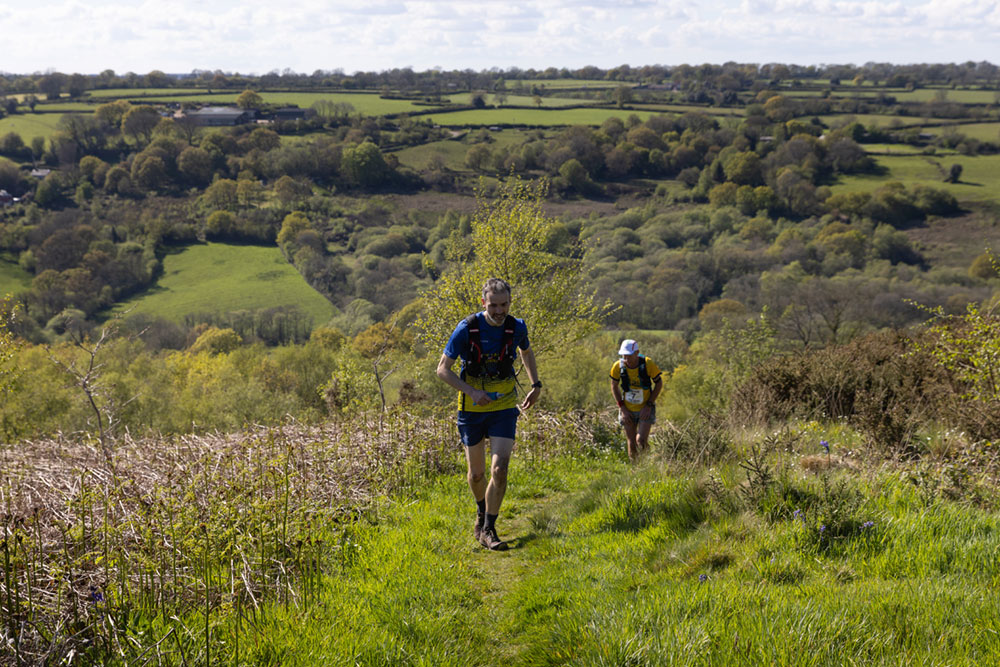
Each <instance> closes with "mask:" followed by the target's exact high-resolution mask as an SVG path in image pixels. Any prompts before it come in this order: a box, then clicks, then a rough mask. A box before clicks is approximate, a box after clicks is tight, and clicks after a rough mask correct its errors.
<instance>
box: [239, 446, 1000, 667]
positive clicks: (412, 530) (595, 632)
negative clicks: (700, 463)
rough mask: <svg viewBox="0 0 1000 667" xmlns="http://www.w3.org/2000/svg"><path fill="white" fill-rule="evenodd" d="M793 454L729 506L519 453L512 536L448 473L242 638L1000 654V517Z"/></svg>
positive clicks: (490, 659)
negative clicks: (477, 526) (491, 527)
mask: <svg viewBox="0 0 1000 667" xmlns="http://www.w3.org/2000/svg"><path fill="white" fill-rule="evenodd" d="M813 446H816V445H815V444H813ZM817 448H818V447H817ZM835 451H836V447H835ZM800 457H801V459H800ZM793 458H795V459H796V460H802V461H806V460H807V459H809V461H810V466H811V467H810V470H809V471H806V470H805V468H804V467H803V468H802V469H799V468H797V467H796V464H792V466H793V468H795V470H794V472H793V477H792V478H791V479H794V481H791V480H789V483H790V484H791V486H793V487H794V492H792V491H791V490H789V494H790V495H789V497H787V498H786V499H785V500H784V501H781V500H777V499H775V500H776V502H778V503H779V506H778V507H772V508H771V511H770V512H767V511H762V512H761V513H760V514H756V513H753V512H744V513H741V512H733V511H732V510H727V509H726V508H725V507H724V506H720V505H717V504H716V502H717V500H718V499H717V498H716V496H715V495H714V494H713V493H709V492H707V491H706V486H705V477H704V476H700V475H699V474H698V473H697V472H696V471H680V472H679V471H675V470H671V469H669V468H664V467H661V466H659V465H657V464H655V463H654V464H651V465H643V466H640V467H638V468H632V469H629V468H627V467H626V466H625V465H624V464H623V463H621V462H620V461H617V460H614V458H609V459H585V458H583V457H580V458H569V457H565V458H559V459H555V460H549V461H544V460H543V461H537V460H531V459H530V458H529V457H528V456H526V455H525V454H524V453H523V452H518V453H517V454H515V456H514V459H513V463H512V469H511V474H510V482H509V487H508V493H507V497H506V500H505V504H504V506H503V510H502V512H501V517H500V521H499V522H498V524H497V525H498V530H499V533H500V535H501V537H502V538H505V539H507V540H509V541H510V547H511V548H510V550H508V551H506V552H502V553H495V552H489V551H486V550H484V549H482V548H481V547H480V546H479V545H477V544H476V543H475V542H474V541H473V539H472V537H471V524H472V518H473V516H474V509H475V508H474V505H473V503H472V500H471V497H470V495H469V492H468V489H467V487H466V483H465V477H464V474H453V475H449V476H445V477H443V478H442V479H440V480H438V481H436V482H433V481H432V482H431V483H430V484H428V485H427V486H426V488H425V489H423V490H422V491H420V492H418V494H417V496H416V497H415V498H413V499H409V498H408V499H406V500H405V502H398V503H387V504H386V506H385V507H384V509H383V510H382V511H381V512H380V513H379V516H378V517H377V519H376V520H375V521H372V522H371V524H370V525H367V526H364V525H362V526H356V527H355V529H354V531H353V532H352V533H351V535H350V538H349V543H350V550H349V555H345V556H344V558H345V562H344V566H343V568H342V569H341V571H340V572H339V573H336V574H333V575H332V576H331V577H330V578H329V579H328V580H326V581H324V582H323V583H322V584H321V585H320V586H319V588H318V589H317V590H316V598H315V600H316V603H317V604H316V606H315V607H314V609H313V610H312V613H309V614H303V613H301V611H300V610H299V609H294V608H293V609H288V607H287V606H285V607H284V608H281V607H280V606H279V605H273V606H271V607H270V608H269V609H268V610H267V611H266V612H265V614H264V615H265V616H266V617H267V618H268V619H269V624H268V626H267V627H268V630H267V632H266V633H261V636H260V638H259V640H258V641H259V643H258V641H255V642H250V641H247V642H246V643H245V646H246V647H247V648H246V650H247V651H248V655H247V658H248V660H249V661H250V662H261V661H266V660H269V659H274V658H275V657H277V658H278V660H279V661H280V662H281V663H282V664H287V665H308V664H318V663H326V664H348V663H357V664H428V665H429V664H433V665H455V666H457V665H497V664H511V665H595V666H596V665H706V666H707V665H736V664H745V665H844V664H866V665H902V664H925V665H937V664H940V665H944V664H956V665H957V664H962V665H973V664H987V663H994V662H995V661H996V659H997V657H998V655H1000V634H998V632H997V631H998V630H1000V611H998V606H997V605H998V604H1000V595H998V593H997V590H996V588H995V584H996V581H997V580H998V579H1000V569H998V566H997V560H996V557H995V553H996V550H997V548H998V547H1000V542H998V536H1000V517H998V515H997V514H996V513H995V512H986V511H982V510H980V509H978V508H972V507H963V506H959V505H958V504H952V503H947V502H944V501H938V502H931V503H929V504H928V501H926V500H925V499H923V498H922V497H921V496H920V491H919V490H918V489H916V488H915V487H914V486H913V485H912V484H910V483H908V482H903V481H900V480H899V478H898V477H895V476H893V475H892V474H891V473H887V474H885V475H883V476H880V477H876V478H875V479H872V480H870V481H864V480H862V479H860V478H855V479H853V480H851V481H847V482H846V484H847V486H844V487H838V486H837V485H836V482H835V481H834V482H833V483H832V484H830V485H829V486H824V483H823V478H824V477H826V478H828V479H831V480H839V479H845V477H846V476H849V475H846V476H845V474H844V473H843V472H838V469H840V466H841V465H846V464H842V462H841V461H842V459H840V457H839V455H835V456H834V457H833V458H832V459H828V460H827V461H823V460H821V459H820V457H819V456H815V454H813V456H812V458H811V459H810V458H809V456H808V455H807V454H805V453H804V452H796V455H795V456H794V457H793ZM816 459H820V460H816ZM817 471H818V472H817ZM712 475H713V476H715V477H716V478H717V479H718V480H719V484H720V485H721V486H722V487H726V486H728V487H730V488H731V489H735V487H737V486H739V483H740V481H741V480H742V477H743V472H742V471H741V470H739V469H738V468H737V466H736V465H733V464H724V465H723V466H721V467H720V468H719V469H717V470H716V471H715V472H714V473H712ZM824 489H825V490H824ZM847 490H849V491H847ZM717 493H720V492H718V491H717ZM721 493H724V492H721ZM730 493H733V494H737V493H738V492H737V491H735V490H732V491H730ZM836 494H842V498H843V499H840V498H838V496H837V495H836ZM855 494H856V495H855ZM721 497H725V496H721ZM733 497H736V496H735V495H734V496H733ZM848 498H854V499H856V500H847V499H848ZM782 502H785V503H787V504H785V505H784V506H780V503H782ZM841 502H842V503H844V505H841V504H839V503H841ZM849 502H860V503H861V505H860V506H859V507H858V508H857V509H856V510H853V511H856V512H857V520H856V523H852V522H846V523H839V521H838V520H836V519H833V517H834V516H836V515H835V514H827V513H826V512H836V511H838V509H839V510H841V511H844V510H846V506H845V505H846V503H849ZM824 507H825V509H824ZM795 510H797V513H795V514H793V511H795ZM835 521H838V522H837V523H834V522H835ZM827 524H829V525H827ZM932 535H933V538H931V537H929V536H932ZM342 549H345V550H346V547H342ZM227 630H228V631H229V632H230V633H231V630H232V625H231V624H228V625H227ZM227 637H229V638H230V639H229V644H232V635H231V634H228V633H227ZM416 656H419V661H417V662H414V658H415V657H416Z"/></svg>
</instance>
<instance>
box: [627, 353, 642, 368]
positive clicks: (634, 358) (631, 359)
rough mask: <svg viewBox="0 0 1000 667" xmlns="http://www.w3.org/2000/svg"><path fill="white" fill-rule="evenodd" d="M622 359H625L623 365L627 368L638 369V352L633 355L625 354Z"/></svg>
mask: <svg viewBox="0 0 1000 667" xmlns="http://www.w3.org/2000/svg"><path fill="white" fill-rule="evenodd" d="M624 358H625V365H626V366H628V367H629V368H638V366H639V353H638V352H636V353H635V354H626V355H625V357H624Z"/></svg>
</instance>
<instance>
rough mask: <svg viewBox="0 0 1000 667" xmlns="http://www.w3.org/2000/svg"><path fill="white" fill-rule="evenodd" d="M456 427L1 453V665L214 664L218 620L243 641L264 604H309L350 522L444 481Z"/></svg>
mask: <svg viewBox="0 0 1000 667" xmlns="http://www.w3.org/2000/svg"><path fill="white" fill-rule="evenodd" d="M453 429H454V426H453V424H450V423H448V422H447V421H445V420H438V419H425V420H416V419H413V418H410V417H409V416H407V415H404V414H396V415H393V414H389V415H385V416H382V417H380V418H359V419H357V420H355V421H353V422H349V423H341V424H327V425H323V426H318V427H307V426H302V425H299V424H295V423H292V424H287V425H284V426H281V427H276V428H252V429H248V430H246V431H244V432H241V433H232V434H221V433H219V434H213V435H206V436H181V437H174V438H143V439H138V440H136V439H132V438H130V437H127V436H126V437H124V438H121V439H119V440H118V441H117V442H116V443H115V444H114V449H113V456H112V458H111V460H110V461H108V460H107V459H106V458H105V456H104V453H103V452H102V450H101V448H100V446H99V445H98V443H97V442H96V441H83V442H81V441H77V440H73V439H69V438H56V439H50V440H33V441H27V442H21V443H18V444H17V445H16V446H6V447H5V448H4V449H3V450H2V452H0V468H2V473H0V512H2V520H0V526H2V531H3V532H2V534H0V537H2V543H0V562H2V566H3V576H2V577H0V646H2V647H3V648H2V649H0V664H36V663H49V662H60V663H61V662H74V657H75V658H76V660H80V659H81V656H88V657H87V658H86V661H87V662H89V661H90V660H93V659H96V658H97V657H100V659H101V660H108V659H112V660H114V659H117V660H122V661H126V662H129V661H132V660H137V659H139V658H140V657H142V658H143V660H146V659H150V658H152V657H154V656H156V655H158V654H159V655H160V656H161V658H162V654H163V651H174V652H179V653H180V657H181V658H182V660H181V662H187V661H188V660H190V659H194V658H195V656H196V655H197V656H198V658H197V659H199V660H207V659H209V658H210V656H211V652H212V645H213V638H212V634H213V628H214V627H215V622H216V621H215V619H216V618H217V617H218V616H219V615H220V614H221V613H223V612H224V613H227V614H236V617H237V619H238V620H239V621H242V622H244V623H245V627H247V628H250V627H252V625H253V623H254V622H255V618H254V615H255V610H256V609H258V608H259V606H260V605H261V603H262V602H263V601H265V600H266V601H275V600H278V601H281V602H285V603H287V604H299V603H303V602H307V601H308V600H307V599H306V598H308V596H309V595H310V594H311V591H313V590H314V589H315V586H316V585H317V582H318V577H319V575H320V574H321V573H322V572H323V570H324V569H326V568H329V567H331V566H333V565H335V564H336V562H337V561H338V559H341V558H347V557H349V553H350V550H351V547H352V545H351V540H350V535H351V529H350V526H351V524H352V522H353V520H354V519H356V518H357V517H358V516H362V515H373V514H377V512H378V506H379V502H380V499H381V498H385V497H387V496H388V495H391V494H393V493H398V492H401V491H402V492H405V491H407V490H411V489H414V488H416V487H417V486H418V485H419V484H421V483H422V482H423V481H424V480H426V479H427V478H429V477H430V476H433V475H436V474H440V473H441V472H443V471H448V470H452V469H454V467H455V466H456V462H457V461H458V459H457V457H456V446H455V437H454V435H453ZM170 619H174V621H173V622H171V621H170ZM168 627H170V628H173V629H167V628H168ZM161 628H162V629H161ZM166 632H170V633H173V634H174V635H176V636H174V637H172V638H170V639H167V635H166V634H165V633H166Z"/></svg>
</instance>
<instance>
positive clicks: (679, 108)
mask: <svg viewBox="0 0 1000 667" xmlns="http://www.w3.org/2000/svg"><path fill="white" fill-rule="evenodd" d="M629 108H631V109H634V110H636V111H655V112H658V113H679V114H686V113H692V112H695V113H706V114H708V115H709V116H737V117H742V116H743V115H744V111H743V109H732V108H727V107H706V106H695V105H692V104H642V103H636V102H633V103H631V104H629Z"/></svg>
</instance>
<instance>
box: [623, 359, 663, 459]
mask: <svg viewBox="0 0 1000 667" xmlns="http://www.w3.org/2000/svg"><path fill="white" fill-rule="evenodd" d="M618 356H619V357H621V358H620V359H619V360H618V361H616V362H615V363H614V365H613V366H612V367H611V394H612V395H613V396H614V397H615V402H616V403H617V404H618V421H619V423H621V425H622V426H624V427H625V437H626V438H627V439H628V458H629V460H630V461H632V462H633V463H634V462H635V461H636V460H637V459H638V458H639V454H640V453H642V452H644V451H646V448H647V447H648V446H649V431H650V430H651V429H652V428H653V424H654V423H655V422H656V397H657V396H659V395H660V390H661V389H663V380H662V378H661V377H660V368H659V367H658V366H657V365H656V363H655V362H654V361H653V360H652V359H648V358H646V357H645V356H643V355H641V354H639V344H638V343H636V342H635V341H634V340H632V339H626V340H624V341H622V344H621V347H620V348H618ZM622 369H624V371H625V372H624V373H623V372H622Z"/></svg>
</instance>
